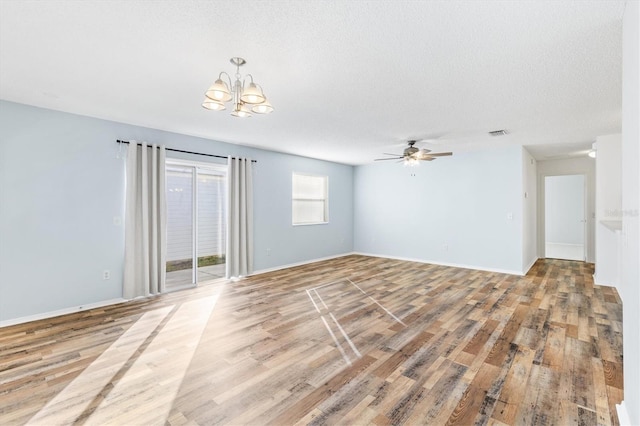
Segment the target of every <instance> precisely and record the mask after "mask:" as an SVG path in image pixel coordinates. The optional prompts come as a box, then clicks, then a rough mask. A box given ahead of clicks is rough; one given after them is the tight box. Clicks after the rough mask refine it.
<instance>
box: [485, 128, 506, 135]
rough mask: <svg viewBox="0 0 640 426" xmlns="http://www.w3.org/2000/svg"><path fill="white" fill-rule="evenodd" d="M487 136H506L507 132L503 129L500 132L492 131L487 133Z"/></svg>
mask: <svg viewBox="0 0 640 426" xmlns="http://www.w3.org/2000/svg"><path fill="white" fill-rule="evenodd" d="M489 134H490V135H491V136H504V135H506V134H507V131H506V130H505V129H502V130H493V131H491V132H489Z"/></svg>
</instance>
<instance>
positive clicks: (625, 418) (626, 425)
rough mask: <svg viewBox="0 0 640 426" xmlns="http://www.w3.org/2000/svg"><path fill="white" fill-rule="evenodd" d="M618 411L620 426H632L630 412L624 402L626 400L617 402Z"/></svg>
mask: <svg viewBox="0 0 640 426" xmlns="http://www.w3.org/2000/svg"><path fill="white" fill-rule="evenodd" d="M616 411H617V412H618V421H619V422H620V426H631V419H630V418H629V412H628V411H627V406H626V405H625V404H624V401H622V402H621V403H620V404H616Z"/></svg>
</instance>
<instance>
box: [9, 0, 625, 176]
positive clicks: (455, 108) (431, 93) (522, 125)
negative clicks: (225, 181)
mask: <svg viewBox="0 0 640 426" xmlns="http://www.w3.org/2000/svg"><path fill="white" fill-rule="evenodd" d="M623 11H624V1H622V0H605V1H586V0H579V1H398V0H389V1H317V2H313V1H301V0H289V1H131V0H126V1H115V0H112V1H51V0H50V1H5V0H2V1H1V3H0V98H2V99H6V100H10V101H15V102H21V103H26V104H31V105H36V106H41V107H45V108H52V109H56V110H62V111H68V112H73V113H77V114H82V115H88V116H93V117H99V118H104V119H108V120H114V121H119V122H125V123H131V124H135V125H140V126H147V127H152V128H157V129H163V130H169V131H173V132H178V133H183V134H188V135H195V136H201V137H205V138H209V139H214V140H219V141H224V142H231V143H237V144H242V145H249V146H255V147H261V148H266V149H271V150H275V151H281V152H287V153H293V154H298V155H303V156H308V157H313V158H320V159H325V160H331V161H337V162H341V163H347V164H364V163H369V162H371V161H372V160H373V159H374V158H377V157H380V156H381V153H382V152H389V151H391V152H401V150H402V147H401V146H398V144H399V143H400V144H402V142H403V141H405V140H407V139H411V138H418V139H421V138H430V137H435V136H440V146H438V147H436V149H453V150H454V152H455V151H462V150H467V149H479V148H480V149H486V148H487V147H489V146H493V145H503V144H521V145H525V146H529V145H536V146H537V148H533V149H532V150H533V151H535V155H536V156H537V157H538V158H539V159H543V158H544V157H545V156H549V155H554V156H557V155H565V154H570V153H571V152H573V153H575V152H577V151H579V150H584V149H585V148H584V147H588V146H589V145H590V144H591V142H592V141H593V140H594V139H595V138H596V137H597V136H599V135H603V134H610V133H616V132H619V131H620V123H621V52H622V46H621V29H622V15H623ZM232 56H242V57H244V58H245V59H246V60H247V65H246V66H245V67H244V68H243V71H244V72H245V73H246V72H248V73H251V74H252V75H253V76H254V78H255V80H256V82H258V83H259V84H261V85H262V86H263V88H264V90H265V94H266V95H267V96H268V97H269V100H270V101H271V103H272V104H273V105H274V107H275V109H276V110H275V112H274V113H272V114H270V115H266V116H255V117H252V118H250V119H238V118H234V117H231V116H230V115H229V114H228V110H227V111H224V112H214V111H207V110H205V109H203V108H202V107H201V106H200V103H201V102H202V100H203V93H204V91H205V90H206V88H207V87H208V86H209V85H210V84H211V83H212V82H213V81H214V80H215V79H216V78H217V76H218V73H219V72H220V71H226V72H228V73H230V74H233V72H234V69H233V67H232V65H231V64H230V63H229V58H231V57H232ZM496 129H507V130H508V131H509V135H507V136H503V137H499V138H496V137H490V136H488V135H487V134H486V132H488V131H490V130H496ZM123 136H126V135H123ZM394 145H395V147H394ZM545 146H549V147H552V151H548V150H547V151H545V148H544V147H545ZM558 152H559V153H560V154H558ZM550 153H551V154H550Z"/></svg>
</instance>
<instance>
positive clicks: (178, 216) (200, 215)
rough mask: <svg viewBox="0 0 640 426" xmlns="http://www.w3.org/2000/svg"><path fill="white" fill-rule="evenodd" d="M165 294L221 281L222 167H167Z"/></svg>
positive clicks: (182, 164)
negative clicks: (215, 280)
mask: <svg viewBox="0 0 640 426" xmlns="http://www.w3.org/2000/svg"><path fill="white" fill-rule="evenodd" d="M166 179H167V198H166V199H167V262H166V286H165V287H166V289H167V291H172V290H177V289H181V288H185V287H193V286H196V285H198V283H201V282H204V281H208V280H212V279H217V278H222V277H224V276H225V260H226V259H225V258H226V255H225V251H226V242H227V238H226V236H227V206H226V204H227V203H226V200H227V176H226V166H221V165H220V166H219V165H200V164H193V163H187V162H173V161H171V162H167V165H166Z"/></svg>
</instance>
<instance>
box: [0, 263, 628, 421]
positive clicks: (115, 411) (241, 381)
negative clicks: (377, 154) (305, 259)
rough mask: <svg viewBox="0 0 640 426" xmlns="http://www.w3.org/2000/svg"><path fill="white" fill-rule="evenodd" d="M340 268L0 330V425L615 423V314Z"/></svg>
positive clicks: (595, 297)
mask: <svg viewBox="0 0 640 426" xmlns="http://www.w3.org/2000/svg"><path fill="white" fill-rule="evenodd" d="M592 274H593V265H590V264H584V263H581V262H572V261H562V260H540V261H538V262H537V263H536V265H535V266H534V267H533V268H532V270H531V271H530V272H529V274H528V275H527V276H526V277H518V276H513V275H505V274H498V273H490V272H482V271H474V270H467V269H457V268H450V267H443V266H435V265H425V264H420V263H412V262H404V261H397V260H389V259H380V258H371V257H365V256H355V255H354V256H347V257H342V258H338V259H334V260H330V261H324V262H319V263H314V264H310V265H306V266H302V267H297V268H291V269H287V270H282V271H276V272H272V273H268V274H262V275H258V276H255V277H251V278H248V279H245V280H242V281H239V282H219V283H215V284H211V285H208V286H203V287H200V288H197V289H194V290H186V291H181V292H176V293H172V294H167V295H163V296H160V297H155V298H150V299H145V300H141V301H135V302H130V303H126V304H121V305H115V306H111V307H107V308H102V309H94V310H91V311H86V312H81V313H77V314H72V315H66V316H64V317H58V318H52V319H49V320H43V321H37V322H32V323H28V324H22V325H17V326H12V327H7V328H3V329H0V424H2V425H13V424H25V423H29V424H46V425H51V424H72V423H73V424H100V425H103V424H118V425H124V424H128V425H129V424H171V425H183V424H190V425H195V424H199V425H210V424H249V425H262V424H272V425H293V424H349V425H353V424H376V425H383V424H408V425H414V424H430V425H431V424H433V425H440V424H462V425H467V424H474V423H475V424H494V425H502V424H518V425H520V424H550V425H551V424H557V425H568V424H584V425H595V424H617V423H618V420H617V417H616V410H615V404H616V403H619V402H620V401H621V400H622V388H623V383H622V367H623V363H622V306H621V302H620V298H619V297H618V295H617V293H616V291H615V290H614V289H613V288H609V287H600V286H594V284H593V279H592Z"/></svg>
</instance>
